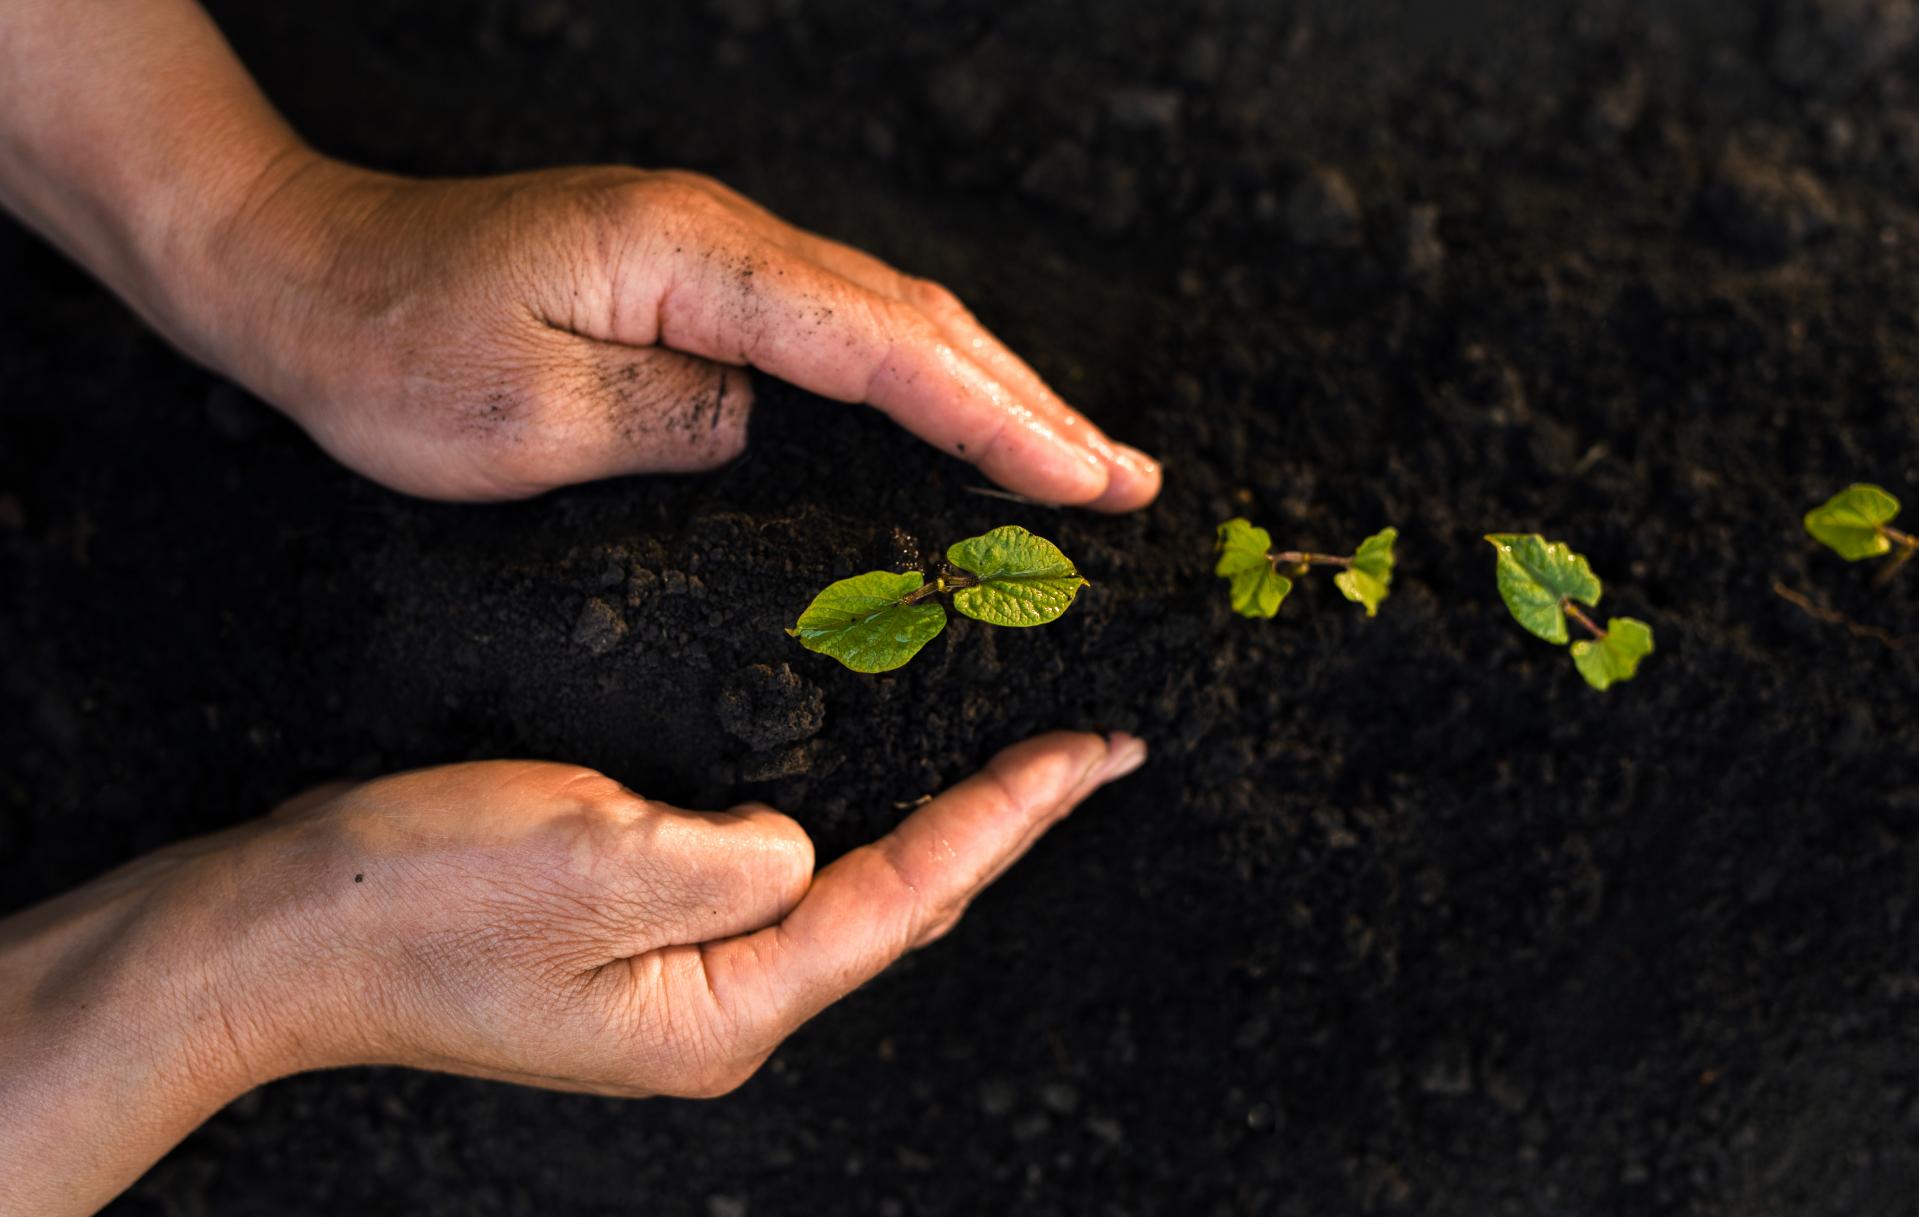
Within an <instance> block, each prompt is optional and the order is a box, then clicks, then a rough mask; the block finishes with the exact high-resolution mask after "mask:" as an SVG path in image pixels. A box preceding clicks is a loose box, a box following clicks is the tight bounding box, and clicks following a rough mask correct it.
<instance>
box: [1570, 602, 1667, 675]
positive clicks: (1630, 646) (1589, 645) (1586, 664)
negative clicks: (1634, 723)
mask: <svg viewBox="0 0 1919 1217" xmlns="http://www.w3.org/2000/svg"><path fill="white" fill-rule="evenodd" d="M1650 654H1652V627H1651V626H1649V625H1647V624H1646V623H1645V622H1643V621H1640V620H1637V619H1635V618H1632V617H1614V618H1612V619H1610V620H1608V621H1607V622H1606V636H1605V637H1604V638H1594V639H1590V640H1585V641H1580V642H1575V643H1573V663H1574V664H1576V665H1578V667H1579V674H1580V675H1581V676H1584V677H1585V678H1586V683H1587V684H1589V685H1591V686H1592V687H1593V688H1595V689H1604V688H1606V687H1607V686H1608V685H1611V684H1613V683H1615V682H1616V681H1621V680H1631V679H1632V675H1633V673H1634V672H1636V671H1638V670H1639V661H1640V660H1642V659H1644V658H1645V657H1646V656H1648V655H1650Z"/></svg>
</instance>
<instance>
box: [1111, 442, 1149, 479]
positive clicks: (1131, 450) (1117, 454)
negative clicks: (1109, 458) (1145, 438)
mask: <svg viewBox="0 0 1919 1217" xmlns="http://www.w3.org/2000/svg"><path fill="white" fill-rule="evenodd" d="M1113 459H1114V460H1115V461H1116V462H1118V463H1119V464H1121V465H1123V466H1125V467H1126V468H1127V469H1130V470H1132V471H1133V472H1134V473H1139V474H1144V475H1146V476H1147V477H1151V476H1152V475H1153V474H1156V473H1158V472H1159V462H1158V461H1156V460H1154V459H1153V458H1152V457H1150V456H1147V455H1146V454H1145V453H1144V452H1141V451H1140V450H1139V449H1138V448H1135V447H1133V446H1132V445H1131V444H1119V445H1116V446H1115V447H1114V450H1113Z"/></svg>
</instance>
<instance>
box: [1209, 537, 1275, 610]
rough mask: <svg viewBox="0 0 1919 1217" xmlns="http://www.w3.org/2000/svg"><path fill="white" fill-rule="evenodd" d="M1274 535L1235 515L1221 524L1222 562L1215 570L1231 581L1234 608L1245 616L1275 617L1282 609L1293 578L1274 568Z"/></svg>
mask: <svg viewBox="0 0 1919 1217" xmlns="http://www.w3.org/2000/svg"><path fill="white" fill-rule="evenodd" d="M1272 548H1273V535H1272V534H1271V533H1269V532H1267V531H1266V530H1265V529H1263V528H1255V527H1254V526H1253V524H1252V522H1251V521H1249V520H1246V519H1244V518H1241V517H1238V516H1235V517H1234V518H1233V519H1230V520H1228V521H1226V522H1225V523H1224V524H1221V525H1220V526H1219V540H1218V549H1219V561H1218V562H1217V563H1216V564H1215V565H1214V566H1213V573H1214V574H1216V575H1218V576H1219V577H1220V578H1222V579H1227V580H1230V581H1231V584H1232V599H1233V611H1234V612H1236V613H1238V614H1239V615H1240V616H1242V617H1271V616H1272V615H1273V614H1274V613H1277V612H1278V611H1279V606H1280V603H1281V602H1282V601H1284V600H1285V599H1286V593H1288V592H1290V591H1292V590H1293V581H1292V580H1291V579H1288V578H1287V577H1286V576H1284V575H1282V574H1280V573H1279V572H1278V571H1276V570H1274V569H1273V560H1272V558H1271V557H1270V556H1269V555H1270V554H1271V552H1272Z"/></svg>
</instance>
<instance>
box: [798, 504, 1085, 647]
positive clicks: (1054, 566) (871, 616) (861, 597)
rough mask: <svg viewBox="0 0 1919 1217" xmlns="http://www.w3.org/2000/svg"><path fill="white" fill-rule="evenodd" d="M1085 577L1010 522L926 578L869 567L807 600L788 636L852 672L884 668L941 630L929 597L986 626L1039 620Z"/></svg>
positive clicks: (942, 616)
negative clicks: (948, 599)
mask: <svg viewBox="0 0 1919 1217" xmlns="http://www.w3.org/2000/svg"><path fill="white" fill-rule="evenodd" d="M1085 586H1086V580H1085V579H1083V578H1081V577H1080V573H1079V571H1078V570H1076V569H1075V568H1074V566H1073V563H1072V562H1071V560H1069V559H1068V558H1067V556H1066V555H1065V554H1063V553H1061V552H1060V551H1059V547H1058V546H1057V545H1054V544H1053V543H1052V542H1051V541H1048V540H1046V539H1045V538H1044V537H1036V536H1034V535H1033V534H1032V533H1030V532H1027V531H1026V530H1025V529H1024V528H1021V527H1019V526H1018V525H1017V524H1007V525H1004V526H1002V527H1000V528H995V529H994V530H993V531H991V532H989V533H987V534H985V535H984V536H979V537H969V538H967V539H966V540H964V541H958V542H955V543H954V544H953V545H952V546H950V547H949V548H948V549H947V551H946V561H945V562H944V563H943V564H941V567H940V569H939V570H938V571H936V572H935V573H934V575H933V581H932V582H931V583H928V582H927V581H926V576H925V574H924V573H922V572H920V571H916V570H914V571H905V572H901V573H896V572H893V571H884V570H874V571H868V572H866V573H865V574H863V575H854V576H853V577H852V578H851V579H841V580H840V581H839V582H838V583H834V584H832V585H831V586H829V587H828V588H827V589H826V590H825V591H823V592H821V593H820V594H819V595H817V596H815V597H813V603H811V604H809V605H807V606H806V611H805V612H803V613H801V614H800V619H799V621H798V622H796V623H795V624H794V626H793V628H792V629H790V630H788V631H786V632H787V633H788V634H790V635H792V636H793V637H795V638H797V639H799V640H800V645H801V646H803V647H805V648H806V649H807V650H809V651H815V652H818V653H819V654H821V655H831V656H832V657H833V658H835V659H837V660H839V661H840V662H841V663H843V664H845V665H846V666H847V667H849V668H851V669H853V670H854V671H855V672H890V671H892V670H893V669H894V668H897V667H899V666H901V665H902V664H904V663H905V662H906V661H907V660H909V659H911V658H913V656H915V655H917V654H918V653H919V649H920V648H921V647H923V646H925V645H926V644H927V643H929V642H931V641H933V639H935V638H937V637H938V636H939V632H940V631H941V630H943V629H945V628H946V610H945V609H944V608H942V607H940V603H939V601H938V600H936V599H934V597H936V596H950V597H951V598H952V601H953V607H954V608H955V609H957V610H959V611H960V612H961V613H964V614H965V615H966V616H968V617H971V618H973V619H974V620H975V621H984V622H986V623H987V624H988V625H1010V626H1029V625H1045V624H1046V623H1047V622H1049V621H1052V620H1054V619H1056V618H1057V617H1058V616H1059V615H1060V614H1061V613H1064V612H1065V611H1066V610H1067V608H1068V607H1069V606H1071V605H1072V603H1073V597H1075V596H1077V595H1078V594H1079V589H1080V588H1082V587H1085Z"/></svg>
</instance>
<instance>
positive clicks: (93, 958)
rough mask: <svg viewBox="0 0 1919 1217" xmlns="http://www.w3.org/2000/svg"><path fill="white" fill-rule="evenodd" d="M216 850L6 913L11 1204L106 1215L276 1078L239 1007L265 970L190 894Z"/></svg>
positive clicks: (1, 970)
mask: <svg viewBox="0 0 1919 1217" xmlns="http://www.w3.org/2000/svg"><path fill="white" fill-rule="evenodd" d="M204 857H205V855H196V856H184V854H183V852H168V853H162V854H160V855H155V856H153V857H150V858H145V859H142V860H140V861H139V862H136V863H134V864H133V865H131V866H128V867H125V868H122V869H121V870H119V871H116V872H114V873H113V874H111V875H107V876H105V877H103V878H101V879H99V880H96V881H95V882H93V883H91V884H88V885H87V886H85V887H83V888H80V889H78V890H77V891H74V892H71V893H69V894H67V895H65V896H62V897H60V898H59V899H57V900H54V901H51V902H49V903H47V904H44V905H41V906H39V907H37V908H34V909H30V910H27V911H26V912H24V913H20V914H17V915H15V916H14V917H11V918H9V919H7V920H5V921H0V1197H5V1198H6V1201H5V1202H0V1214H7V1215H9V1217H10V1215H11V1214H13V1213H14V1212H23V1213H24V1212H36V1213H65V1212H90V1211H92V1209H93V1208H94V1207H97V1206H98V1205H99V1204H101V1203H104V1202H105V1200H106V1199H108V1198H109V1197H111V1196H112V1195H113V1194H115V1193H116V1192H117V1191H118V1190H119V1189H120V1188H121V1187H124V1186H125V1185H126V1184H127V1183H128V1182H130V1181H131V1180H132V1179H133V1178H134V1177H136V1176H137V1175H138V1174H139V1173H140V1172H141V1171H142V1170H144V1169H145V1168H146V1166H147V1165H148V1164H150V1163H151V1162H152V1161H153V1160H154V1159H155V1158H157V1157H159V1155H160V1154H162V1153H164V1152H165V1151H166V1150H167V1149H168V1148H169V1147H170V1146H171V1145H172V1144H174V1143H175V1142H176V1141H178V1140H179V1139H180V1138H181V1137H183V1136H185V1135H186V1133H187V1132H189V1131H191V1130H192V1129H193V1128H194V1127H195V1126H197V1125H198V1124H199V1123H200V1122H201V1121H203V1120H204V1119H206V1118H207V1117H208V1116H209V1115H211V1114H212V1113H213V1112H215V1111H217V1110H218V1109H219V1108H220V1107H221V1106H223V1105H224V1104H225V1103H227V1102H228V1101H229V1100H231V1099H233V1098H234V1097H236V1096H238V1095H239V1094H241V1093H244V1092H245V1091H246V1090H247V1089H249V1088H251V1087H252V1086H253V1085H255V1084H256V1083H258V1082H259V1081H262V1080H264V1078H265V1077H267V1076H271V1072H272V1067H273V1066H272V1061H273V1059H274V1055H273V1054H272V1053H271V1052H269V1051H267V1044H268V1041H267V1039H266V1038H265V1037H263V1036H262V1035H260V1034H259V1033H258V1031H257V1030H256V1029H255V1028H254V1027H253V1026H252V1025H251V1024H250V1023H249V1021H248V1020H247V1019H246V1018H244V1017H236V1016H238V1015H240V1014H241V1012H242V1011H243V1009H244V1007H243V1005H242V1004H240V1003H238V1002H236V1001H235V1000H234V988H233V986H234V985H235V982H236V981H238V980H239V978H241V977H243V976H244V975H245V974H246V973H247V972H248V971H249V970H250V965H249V964H248V963H247V962H246V961H245V960H244V959H243V958H242V954H243V951H242V950H241V949H240V948H239V947H238V946H237V945H236V946H235V947H234V949H228V945H227V944H223V943H221V942H219V941H217V940H214V939H210V938H209V937H208V936H207V933H206V926H205V924H204V920H205V919H204V917H203V916H200V915H197V914H196V910H195V903H196V902H195V901H194V900H190V899H183V896H184V895H185V894H186V893H189V892H192V891H194V890H195V889H197V888H198V887H200V886H201V885H202V883H203V880H204V879H205V878H206V877H207V876H208V874H209V872H208V871H207V870H206V869H205V862H204ZM240 983H242V984H244V982H243V981H241V982H240ZM8 1163H11V1164H12V1165H11V1166H9V1165H7V1164H8ZM15 1172H17V1174H16V1173H15ZM82 1189H101V1190H99V1191H97V1192H95V1191H91V1190H88V1191H85V1194H81V1191H82ZM16 1202H17V1203H19V1204H21V1205H22V1206H24V1207H21V1208H18V1209H16V1208H12V1207H9V1205H11V1204H13V1203H16Z"/></svg>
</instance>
